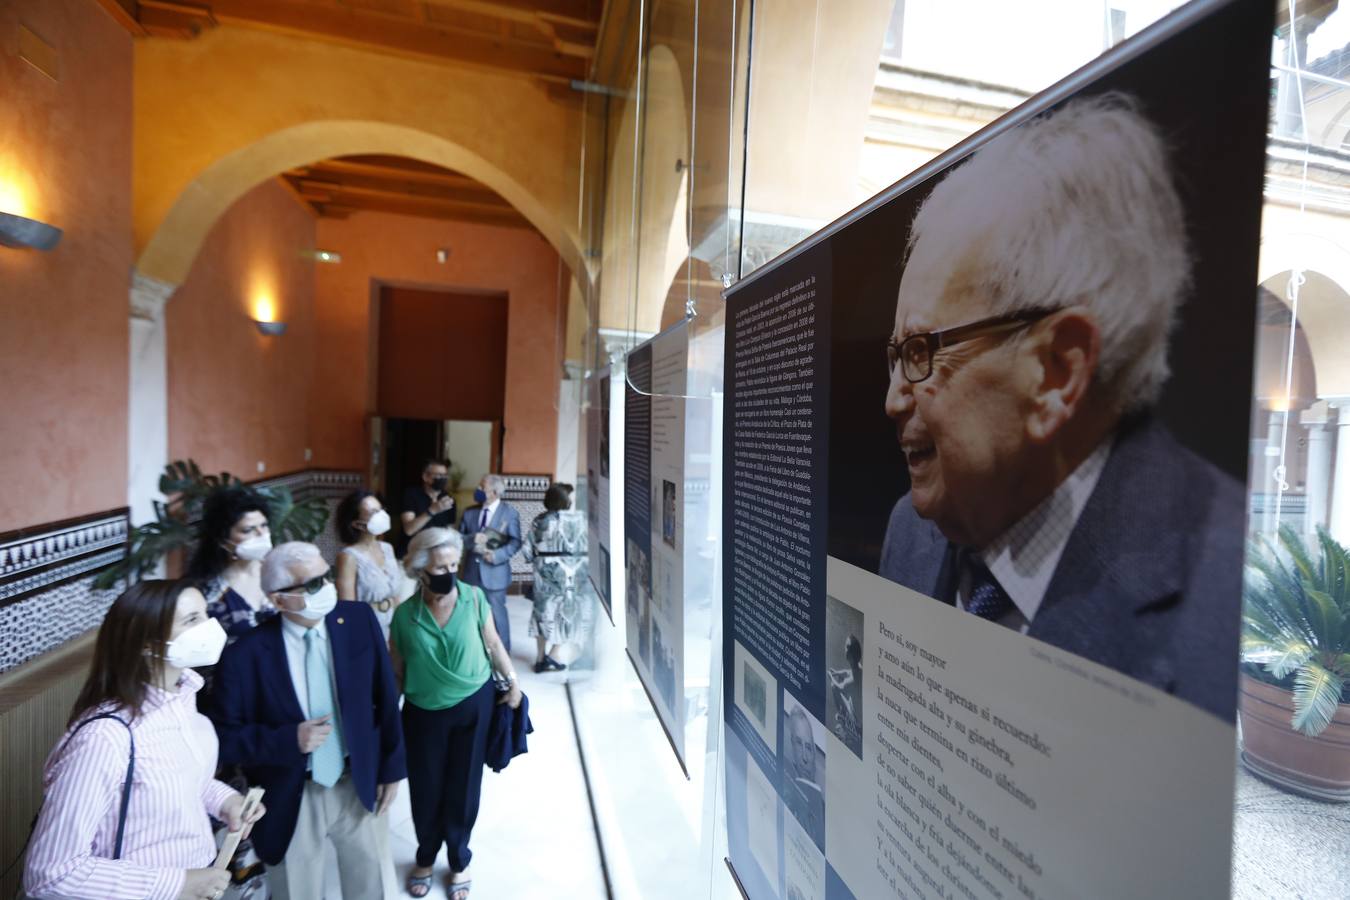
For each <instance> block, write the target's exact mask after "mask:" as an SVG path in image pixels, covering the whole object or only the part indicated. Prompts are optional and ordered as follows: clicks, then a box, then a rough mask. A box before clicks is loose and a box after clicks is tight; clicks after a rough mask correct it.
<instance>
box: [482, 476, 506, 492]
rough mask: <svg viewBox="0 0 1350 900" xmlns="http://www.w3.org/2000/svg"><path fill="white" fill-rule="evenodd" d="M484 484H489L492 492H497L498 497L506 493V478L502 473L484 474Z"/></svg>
mask: <svg viewBox="0 0 1350 900" xmlns="http://www.w3.org/2000/svg"><path fill="white" fill-rule="evenodd" d="M483 484H485V485H487V487H488V488H489V489H490V490H491V491H492V493H494V494H496V495H497V496H498V497H503V496H505V495H506V479H505V478H503V477H502V476H500V475H496V474H493V475H484V476H483Z"/></svg>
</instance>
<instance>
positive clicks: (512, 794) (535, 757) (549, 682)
mask: <svg viewBox="0 0 1350 900" xmlns="http://www.w3.org/2000/svg"><path fill="white" fill-rule="evenodd" d="M508 609H509V611H510V614H511V633H512V635H513V647H512V651H513V652H512V657H513V658H514V660H515V663H516V672H517V673H518V674H519V675H520V679H521V685H522V688H523V689H524V691H525V693H526V695H527V696H528V697H529V698H530V720H531V722H533V723H534V729H535V730H534V734H532V735H530V738H529V747H530V751H529V753H527V754H526V755H524V756H518V757H516V758H515V759H514V760H512V761H511V765H510V766H508V767H507V768H506V769H505V770H503V771H502V772H500V773H495V772H492V771H491V770H486V771H484V773H483V800H482V806H481V810H480V812H479V816H478V824H477V825H476V826H475V828H474V832H473V842H472V844H471V848H472V850H473V852H474V857H473V865H472V866H471V867H470V869H469V874H470V875H471V876H472V877H473V889H472V893H471V898H472V900H483V898H516V900H525V898H535V897H547V898H553V900H604V898H605V884H604V877H603V875H602V870H601V866H600V854H599V850H598V847H597V844H596V839H595V827H594V824H593V821H592V818H591V811H590V805H589V804H588V802H587V799H586V787H585V781H584V779H583V778H582V773H581V762H580V758H579V756H578V753H577V742H576V737H575V733H574V731H573V729H572V720H571V715H570V713H569V711H568V706H567V694H566V691H565V688H564V680H563V676H562V675H561V674H547V675H536V674H534V673H533V672H532V671H531V670H530V666H531V664H532V663H533V661H534V656H533V654H534V641H533V639H532V638H529V637H528V636H527V635H528V632H527V631H526V629H527V627H528V620H529V603H528V601H526V600H524V599H523V598H521V597H511V598H509V603H508ZM390 829H391V830H390V836H389V838H390V839H389V843H390V850H391V852H392V853H393V857H394V870H395V874H396V875H397V879H398V893H397V894H396V895H395V896H398V897H407V896H408V895H407V893H406V892H405V891H404V888H403V884H404V880H405V879H406V877H407V874H408V871H409V869H411V868H412V865H413V857H414V854H415V853H416V850H417V840H416V837H415V835H414V833H413V823H412V813H411V811H410V809H409V806H408V793H407V784H406V783H405V784H404V785H403V789H402V790H400V792H399V796H398V797H397V798H396V800H395V803H394V807H393V809H392V810H391V811H390ZM449 878H450V869H449V867H448V865H447V864H446V859H445V851H444V850H442V851H441V855H440V858H439V859H438V860H437V862H436V881H435V882H434V883H433V886H432V891H431V893H430V894H429V895H428V896H429V897H432V898H444V897H446V896H448V895H447V893H446V891H445V885H446V882H448V880H449ZM324 898H325V900H342V893H341V891H340V890H339V887H338V875H337V860H336V859H335V857H334V855H333V851H332V848H331V846H330V848H329V850H328V859H327V865H326V872H325V878H324ZM347 900H358V898H347ZM360 900H364V898H360Z"/></svg>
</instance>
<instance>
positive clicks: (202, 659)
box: [164, 619, 225, 669]
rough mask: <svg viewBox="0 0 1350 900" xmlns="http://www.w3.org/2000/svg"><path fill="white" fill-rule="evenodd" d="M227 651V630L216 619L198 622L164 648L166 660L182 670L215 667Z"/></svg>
mask: <svg viewBox="0 0 1350 900" xmlns="http://www.w3.org/2000/svg"><path fill="white" fill-rule="evenodd" d="M224 649H225V629H224V628H221V627H220V623H219V622H217V621H216V620H215V619H207V620H206V621H205V622H198V623H197V624H196V625H193V626H192V627H191V628H189V629H188V630H187V631H184V632H183V633H182V634H180V635H179V636H178V637H176V638H174V639H173V640H171V641H169V643H168V645H166V646H165V648H164V660H165V662H167V663H168V664H169V665H171V666H177V667H178V668H180V669H193V668H196V667H197V666H214V665H215V664H216V663H218V662H220V652H221V651H222V650H224Z"/></svg>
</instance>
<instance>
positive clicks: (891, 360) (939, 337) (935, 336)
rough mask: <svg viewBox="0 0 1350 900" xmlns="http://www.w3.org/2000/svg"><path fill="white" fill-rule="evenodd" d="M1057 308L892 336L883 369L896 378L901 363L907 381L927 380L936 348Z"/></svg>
mask: <svg viewBox="0 0 1350 900" xmlns="http://www.w3.org/2000/svg"><path fill="white" fill-rule="evenodd" d="M1058 311H1059V310H1057V309H1047V308H1037V309H1024V310H1022V311H1020V312H1015V313H1007V314H1005V315H1002V316H991V317H989V318H988V319H980V320H979V321H976V322H970V323H967V324H965V325H958V326H956V327H955V328H948V329H946V330H945V331H931V332H921V333H919V334H911V335H910V336H909V337H907V338H905V339H904V340H896V339H895V338H891V339H890V340H888V341H887V342H886V368H887V370H888V371H889V372H890V374H891V377H892V378H894V377H895V367H896V365H899V366H900V370H901V371H902V372H904V375H905V380H906V381H908V382H909V383H910V384H918V383H919V382H920V381H926V380H927V379H928V378H929V377H930V376H931V375H932V374H933V357H934V356H935V355H936V354H937V352H938V351H939V350H945V349H946V348H948V347H953V346H955V345H957V344H960V343H963V342H965V341H970V340H974V339H975V338H979V337H985V336H987V335H992V334H998V333H1000V332H1008V331H1015V330H1017V329H1019V328H1025V327H1026V326H1028V325H1030V324H1031V323H1032V322H1035V321H1038V320H1040V319H1043V318H1045V317H1046V316H1048V315H1050V314H1051V313H1054V312H1058Z"/></svg>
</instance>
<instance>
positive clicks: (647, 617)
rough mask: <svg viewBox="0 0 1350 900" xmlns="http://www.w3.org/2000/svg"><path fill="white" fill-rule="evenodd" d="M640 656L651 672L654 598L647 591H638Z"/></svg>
mask: <svg viewBox="0 0 1350 900" xmlns="http://www.w3.org/2000/svg"><path fill="white" fill-rule="evenodd" d="M638 603H639V605H640V606H641V607H642V608H641V609H640V610H639V611H638V656H639V657H641V658H642V664H643V665H645V666H646V667H647V669H648V670H649V671H650V669H651V667H652V598H651V595H650V594H648V593H647V592H646V591H645V590H642V589H641V588H639V589H638Z"/></svg>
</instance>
